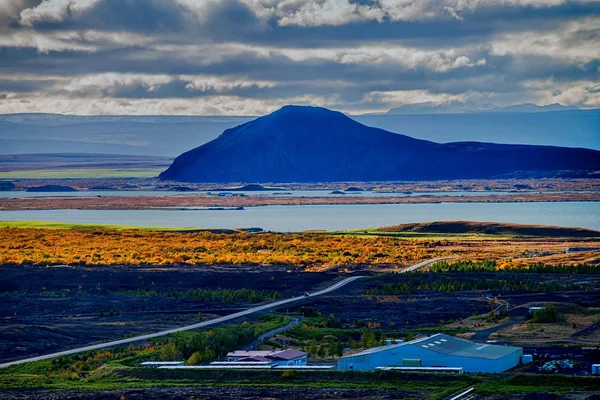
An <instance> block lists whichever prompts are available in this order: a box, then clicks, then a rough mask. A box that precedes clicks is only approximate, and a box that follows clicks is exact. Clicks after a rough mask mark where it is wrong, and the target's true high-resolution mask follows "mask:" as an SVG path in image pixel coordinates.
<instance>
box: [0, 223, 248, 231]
mask: <svg viewBox="0 0 600 400" xmlns="http://www.w3.org/2000/svg"><path fill="white" fill-rule="evenodd" d="M0 228H36V229H114V230H140V231H158V232H161V231H164V232H212V233H241V232H242V229H240V230H237V229H210V228H173V227H165V226H137V225H116V224H70V223H66V222H49V221H0Z"/></svg>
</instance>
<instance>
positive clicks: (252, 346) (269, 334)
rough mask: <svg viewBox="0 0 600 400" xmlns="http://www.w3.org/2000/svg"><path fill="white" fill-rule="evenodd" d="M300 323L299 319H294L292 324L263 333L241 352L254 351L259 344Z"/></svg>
mask: <svg viewBox="0 0 600 400" xmlns="http://www.w3.org/2000/svg"><path fill="white" fill-rule="evenodd" d="M300 322H302V319H301V318H295V319H293V320H292V322H290V323H289V324H287V325H284V326H280V327H279V328H275V329H273V330H271V331H269V332H265V333H263V334H262V335H260V336H259V337H257V338H256V339H254V340H253V341H252V343H250V344H249V345H248V346H245V347H244V348H243V350H255V349H256V348H257V347H258V346H259V345H260V344H262V343H264V342H265V341H267V340H268V339H271V338H272V337H273V336H275V335H277V334H279V333H281V332H283V331H287V330H288V329H290V328H292V327H294V326H296V325H298V324H299V323H300Z"/></svg>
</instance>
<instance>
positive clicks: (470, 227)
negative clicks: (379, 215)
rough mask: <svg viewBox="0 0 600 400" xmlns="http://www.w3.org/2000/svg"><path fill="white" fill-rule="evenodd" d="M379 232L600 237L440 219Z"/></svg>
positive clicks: (552, 228) (562, 230) (542, 227)
mask: <svg viewBox="0 0 600 400" xmlns="http://www.w3.org/2000/svg"><path fill="white" fill-rule="evenodd" d="M377 231H379V232H418V233H444V234H448V233H460V234H469V233H477V234H488V235H517V236H541V237H600V232H598V231H594V230H591V229H585V228H565V227H558V226H545V225H521V224H509V223H496V222H472V221H440V222H422V223H414V224H402V225H394V226H386V227H383V228H379V229H377Z"/></svg>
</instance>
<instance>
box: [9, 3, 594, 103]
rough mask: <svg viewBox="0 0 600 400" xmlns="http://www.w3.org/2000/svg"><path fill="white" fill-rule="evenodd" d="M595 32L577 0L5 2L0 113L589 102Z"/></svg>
mask: <svg viewBox="0 0 600 400" xmlns="http://www.w3.org/2000/svg"><path fill="white" fill-rule="evenodd" d="M599 42H600V2H598V1H584V0H580V1H579V0H535V1H534V0H419V1H417V0H203V1H196V0H4V1H0V97H1V98H0V113H1V112H12V111H15V110H21V111H32V110H37V111H48V112H56V111H59V112H77V113H95V112H99V113H109V112H111V111H114V110H116V109H118V107H123V110H124V111H123V112H125V110H127V111H128V112H129V111H131V112H135V113H140V112H139V111H141V110H145V111H147V112H153V113H154V112H158V113H169V112H173V113H184V114H185V113H187V114H198V113H200V114H201V113H213V114H215V113H217V114H220V113H224V114H227V113H242V114H243V113H246V114H251V113H252V114H260V113H263V112H261V111H259V110H260V107H263V108H264V112H266V111H268V110H271V109H274V108H276V107H278V106H280V105H283V104H286V103H289V102H296V103H298V102H300V103H302V102H305V104H309V103H310V102H314V104H318V105H331V106H335V107H337V108H339V109H342V110H353V111H361V110H364V111H374V110H377V111H384V110H385V109H386V108H391V107H394V106H397V105H400V104H406V103H407V102H424V101H433V102H441V101H448V100H464V101H481V102H493V103H496V104H498V105H508V104H513V103H518V102H525V101H534V102H538V103H540V104H542V103H543V104H546V103H548V102H561V103H564V104H576V105H579V106H582V107H595V106H596V105H597V103H598V95H597V93H598V91H597V84H596V82H597V81H598V74H599V73H600V47H599V46H598V43H599ZM77 105H79V107H81V111H77V110H76V109H75V108H76V106H77ZM73 107H75V108H73ZM135 107H139V109H138V110H137V111H136V110H134V108H135ZM161 107H162V108H161Z"/></svg>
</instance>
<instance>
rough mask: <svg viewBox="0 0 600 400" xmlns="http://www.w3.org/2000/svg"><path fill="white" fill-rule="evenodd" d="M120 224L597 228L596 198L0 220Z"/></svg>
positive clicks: (36, 215) (36, 213)
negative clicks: (462, 223)
mask: <svg viewBox="0 0 600 400" xmlns="http://www.w3.org/2000/svg"><path fill="white" fill-rule="evenodd" d="M19 220H40V221H49V222H67V223H89V224H122V225H142V226H164V227H178V228H248V227H260V228H263V229H265V230H271V231H279V232H292V231H303V230H344V229H361V228H369V227H381V226H387V225H395V224H401V223H410V222H427V221H444V220H446V221H447V220H469V221H482V222H485V221H489V222H513V223H521V224H541V225H556V226H573V227H584V228H590V229H595V230H600V203H598V202H564V203H559V202H555V203H438V204H367V205H318V206H263V207H247V208H246V209H244V210H194V209H185V210H182V209H174V210H166V209H157V210H31V211H0V221H19Z"/></svg>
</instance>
